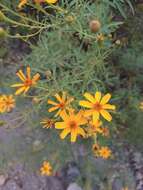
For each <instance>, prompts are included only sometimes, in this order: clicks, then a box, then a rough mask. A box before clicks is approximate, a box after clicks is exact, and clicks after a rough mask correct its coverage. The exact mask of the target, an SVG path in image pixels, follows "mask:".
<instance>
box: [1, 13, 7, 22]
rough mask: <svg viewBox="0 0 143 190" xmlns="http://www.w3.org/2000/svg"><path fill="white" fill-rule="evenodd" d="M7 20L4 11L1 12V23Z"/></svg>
mask: <svg viewBox="0 0 143 190" xmlns="http://www.w3.org/2000/svg"><path fill="white" fill-rule="evenodd" d="M5 19H6V16H5V15H4V14H3V12H2V11H0V22H2V21H4V20H5Z"/></svg>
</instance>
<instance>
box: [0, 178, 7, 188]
mask: <svg viewBox="0 0 143 190" xmlns="http://www.w3.org/2000/svg"><path fill="white" fill-rule="evenodd" d="M6 180H7V176H6V175H0V186H3V185H4V184H5V182H6Z"/></svg>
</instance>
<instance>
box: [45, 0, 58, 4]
mask: <svg viewBox="0 0 143 190" xmlns="http://www.w3.org/2000/svg"><path fill="white" fill-rule="evenodd" d="M45 1H46V2H47V3H50V4H54V3H56V2H57V1H58V0H45Z"/></svg>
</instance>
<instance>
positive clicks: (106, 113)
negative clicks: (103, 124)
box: [100, 110, 112, 121]
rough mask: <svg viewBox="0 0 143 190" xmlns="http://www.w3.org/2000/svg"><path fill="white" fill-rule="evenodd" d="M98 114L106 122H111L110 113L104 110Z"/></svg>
mask: <svg viewBox="0 0 143 190" xmlns="http://www.w3.org/2000/svg"><path fill="white" fill-rule="evenodd" d="M100 113H101V115H102V116H103V117H104V118H105V119H106V120H107V121H111V120H112V116H111V115H110V113H109V112H107V111H106V110H101V111H100Z"/></svg>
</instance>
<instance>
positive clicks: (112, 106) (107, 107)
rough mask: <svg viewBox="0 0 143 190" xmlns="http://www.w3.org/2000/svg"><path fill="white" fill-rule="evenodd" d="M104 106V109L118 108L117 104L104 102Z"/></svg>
mask: <svg viewBox="0 0 143 190" xmlns="http://www.w3.org/2000/svg"><path fill="white" fill-rule="evenodd" d="M102 107H103V109H110V110H115V109H116V106H114V105H111V104H104V105H103V106H102Z"/></svg>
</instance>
